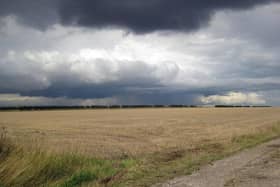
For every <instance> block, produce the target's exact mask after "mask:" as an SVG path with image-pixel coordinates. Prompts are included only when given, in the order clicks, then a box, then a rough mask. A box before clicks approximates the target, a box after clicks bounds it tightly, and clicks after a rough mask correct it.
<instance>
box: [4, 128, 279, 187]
mask: <svg viewBox="0 0 280 187" xmlns="http://www.w3.org/2000/svg"><path fill="white" fill-rule="evenodd" d="M1 131H2V132H1V133H0V187H2V186H3V187H4V186H5V187H10V186H11V187H12V186H13V187H32V186H36V187H37V186H38V187H40V186H41V187H75V186H119V187H123V186H150V185H152V184H155V183H158V182H163V181H165V180H168V179H171V178H174V177H176V176H180V175H187V174H191V173H192V172H194V171H196V170H198V169H199V168H200V167H201V166H202V165H205V164H209V163H211V162H213V161H215V160H218V159H222V158H224V157H226V156H229V155H231V154H233V153H235V152H238V151H241V150H243V149H246V148H250V147H253V146H255V145H258V144H260V143H263V142H266V141H269V140H272V139H274V138H277V137H280V123H277V124H276V125H274V126H273V127H272V128H268V129H266V130H261V131H259V132H255V133H254V134H248V135H242V136H235V137H234V138H232V139H230V140H229V141H217V142H211V143H203V144H200V145H199V146H196V147H194V148H192V149H186V150H184V149H180V148H172V149H168V150H163V151H160V152H157V153H152V154H149V155H144V156H138V157H134V158H132V157H124V158H118V159H112V160H110V159H104V158H92V157H89V156H84V155H79V154H78V153H64V154H55V153H49V152H46V151H44V150H26V149H24V148H21V147H19V146H14V145H13V143H12V142H11V141H10V140H9V138H7V136H6V133H5V129H2V130H1Z"/></svg>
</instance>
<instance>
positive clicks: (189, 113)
mask: <svg viewBox="0 0 280 187" xmlns="http://www.w3.org/2000/svg"><path fill="white" fill-rule="evenodd" d="M279 121H280V108H158V109H152V108H151V109H108V110H107V109H104V110H103V109H102V110H57V111H26V112H17V111H12V112H0V127H5V128H7V131H8V135H9V136H10V137H12V138H13V139H14V140H15V142H18V143H20V144H24V145H25V146H40V147H43V148H45V149H46V150H51V151H55V152H73V151H79V152H81V153H85V154H90V155H94V156H98V157H118V156H120V155H123V154H126V155H130V156H137V155H143V154H148V153H155V152H162V151H164V150H172V149H177V150H187V149H191V148H195V147H197V146H199V145H202V144H204V143H207V144H209V143H211V142H213V143H221V144H226V143H227V142H230V141H231V140H232V139H233V138H234V137H237V136H242V135H250V134H255V133H257V132H259V131H262V130H266V129H269V128H272V127H273V126H274V125H275V124H277V123H279Z"/></svg>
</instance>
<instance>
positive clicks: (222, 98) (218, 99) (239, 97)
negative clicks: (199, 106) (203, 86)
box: [199, 92, 266, 105]
mask: <svg viewBox="0 0 280 187" xmlns="http://www.w3.org/2000/svg"><path fill="white" fill-rule="evenodd" d="M199 100H200V102H202V103H203V104H224V105H242V104H252V105H262V104H265V103H266V101H265V100H264V99H263V98H262V96H261V95H258V94H257V93H241V92H229V93H227V94H225V95H210V96H206V97H205V96H203V97H200V98H199Z"/></svg>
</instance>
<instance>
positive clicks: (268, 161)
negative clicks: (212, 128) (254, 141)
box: [154, 139, 280, 187]
mask: <svg viewBox="0 0 280 187" xmlns="http://www.w3.org/2000/svg"><path fill="white" fill-rule="evenodd" d="M236 186H238V187H280V139H276V140H272V141H270V142H267V143H264V144H262V145H259V146H257V147H255V148H252V149H247V150H245V151H242V152H241V153H238V154H236V155H233V156H231V157H228V158H225V159H223V160H219V161H216V162H214V163H213V164H212V165H208V166H205V167H202V168H201V169H200V170H199V171H197V172H195V173H193V174H192V175H189V176H183V177H178V178H175V179H173V180H171V181H168V182H166V183H163V184H157V185H154V187H236Z"/></svg>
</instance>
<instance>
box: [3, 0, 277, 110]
mask: <svg viewBox="0 0 280 187" xmlns="http://www.w3.org/2000/svg"><path fill="white" fill-rule="evenodd" d="M279 20H280V0H235V1H232V0H207V1H206V0H204V1H203V0H172V1H170V0H118V1H116V0H79V1H77V0H0V106H35V105H115V104H121V105H122V104H124V105H136V104H149V105H152V104H186V105H215V104H227V105H272V106H279V105H280V97H279V95H280V35H279V33H280V22H279Z"/></svg>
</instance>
